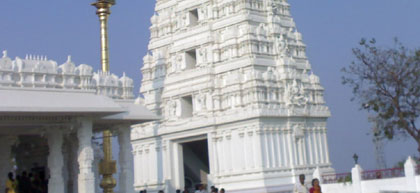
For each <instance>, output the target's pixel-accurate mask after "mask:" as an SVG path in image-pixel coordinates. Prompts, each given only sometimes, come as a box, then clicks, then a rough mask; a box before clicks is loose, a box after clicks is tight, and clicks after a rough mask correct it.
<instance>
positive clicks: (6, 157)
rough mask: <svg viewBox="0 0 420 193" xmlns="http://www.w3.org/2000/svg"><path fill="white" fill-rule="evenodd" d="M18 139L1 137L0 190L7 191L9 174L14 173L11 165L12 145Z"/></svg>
mask: <svg viewBox="0 0 420 193" xmlns="http://www.w3.org/2000/svg"><path fill="white" fill-rule="evenodd" d="M15 141H16V137H12V136H1V137H0V155H1V156H0V166H1V167H0V174H1V175H0V190H1V191H3V190H5V189H6V179H7V174H8V173H9V172H11V171H12V169H13V166H12V164H11V158H12V157H11V153H12V145H13V144H14V143H15Z"/></svg>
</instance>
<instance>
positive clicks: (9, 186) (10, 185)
mask: <svg viewBox="0 0 420 193" xmlns="http://www.w3.org/2000/svg"><path fill="white" fill-rule="evenodd" d="M7 177H8V178H7V181H6V193H16V188H17V182H16V180H15V179H14V178H13V173H12V172H9V173H8V174H7Z"/></svg>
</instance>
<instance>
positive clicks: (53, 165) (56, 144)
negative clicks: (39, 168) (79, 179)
mask: <svg viewBox="0 0 420 193" xmlns="http://www.w3.org/2000/svg"><path fill="white" fill-rule="evenodd" d="M47 140H48V148H49V155H48V169H49V171H50V179H49V180H48V192H52V193H55V192H64V187H65V184H64V178H63V167H64V160H63V131H62V130H61V129H58V128H56V129H54V130H51V131H50V132H49V133H48V134H47Z"/></svg>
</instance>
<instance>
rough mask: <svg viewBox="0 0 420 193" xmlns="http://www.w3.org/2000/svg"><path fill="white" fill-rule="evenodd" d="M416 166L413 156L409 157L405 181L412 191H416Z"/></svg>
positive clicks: (406, 163) (405, 167) (405, 169)
mask: <svg viewBox="0 0 420 193" xmlns="http://www.w3.org/2000/svg"><path fill="white" fill-rule="evenodd" d="M416 168H417V164H416V162H415V161H414V160H413V158H411V156H410V157H408V159H407V161H405V164H404V173H405V181H406V182H407V186H406V187H407V189H408V190H410V191H416V190H417V187H416Z"/></svg>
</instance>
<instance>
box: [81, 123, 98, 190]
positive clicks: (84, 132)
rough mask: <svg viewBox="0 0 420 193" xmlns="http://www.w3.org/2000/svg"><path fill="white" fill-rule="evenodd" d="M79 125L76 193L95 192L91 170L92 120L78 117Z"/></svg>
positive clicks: (93, 176) (92, 157)
mask: <svg viewBox="0 0 420 193" xmlns="http://www.w3.org/2000/svg"><path fill="white" fill-rule="evenodd" d="M80 123H81V125H80V127H79V128H78V129H77V138H78V139H79V149H78V151H77V161H78V163H79V175H78V179H77V182H78V193H93V192H95V175H94V173H93V171H92V163H93V159H94V155H93V148H92V141H91V140H92V120H90V119H80Z"/></svg>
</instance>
